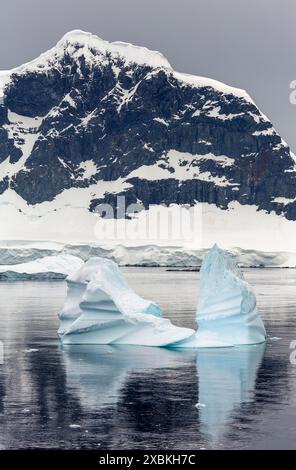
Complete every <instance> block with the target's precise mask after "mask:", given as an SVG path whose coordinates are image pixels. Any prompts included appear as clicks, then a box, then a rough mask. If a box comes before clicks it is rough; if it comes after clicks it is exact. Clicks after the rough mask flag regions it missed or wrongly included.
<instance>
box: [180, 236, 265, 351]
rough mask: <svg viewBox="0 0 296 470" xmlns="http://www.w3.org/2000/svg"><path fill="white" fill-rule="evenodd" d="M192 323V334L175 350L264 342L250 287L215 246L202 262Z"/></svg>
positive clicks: (228, 256) (236, 267) (262, 326)
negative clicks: (194, 327) (195, 322)
mask: <svg viewBox="0 0 296 470" xmlns="http://www.w3.org/2000/svg"><path fill="white" fill-rule="evenodd" d="M196 320H197V324H198V330H197V332H196V334H195V335H194V336H193V337H191V338H189V339H188V340H186V341H183V342H182V343H180V344H179V345H176V347H193V348H201V347H230V346H236V345H247V344H257V343H262V342H264V341H265V340H266V332H265V328H264V325H263V322H262V320H261V318H260V316H259V314H258V311H257V307H256V296H255V293H254V291H253V289H252V287H251V286H250V285H249V284H248V283H247V282H246V281H245V280H244V277H243V274H242V272H241V271H240V269H239V268H238V266H237V264H236V261H235V258H234V256H233V255H232V254H230V253H228V252H227V251H224V250H221V249H220V248H219V247H218V246H217V245H214V246H213V248H211V249H210V250H209V252H208V253H207V255H206V256H205V258H204V260H203V263H202V267H201V271H200V298H199V303H198V307H197V314H196Z"/></svg>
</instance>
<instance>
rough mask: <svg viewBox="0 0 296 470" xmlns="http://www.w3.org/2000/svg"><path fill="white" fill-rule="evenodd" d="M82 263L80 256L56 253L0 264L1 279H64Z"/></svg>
mask: <svg viewBox="0 0 296 470" xmlns="http://www.w3.org/2000/svg"><path fill="white" fill-rule="evenodd" d="M82 265H83V261H82V259H81V258H78V257H77V256H72V255H66V254H58V255H54V256H44V257H41V258H38V259H34V260H31V261H27V262H24V263H18V264H6V265H5V264H2V265H0V280H1V281H18V280H46V279H65V278H66V277H67V276H68V275H69V274H72V273H73V272H76V271H77V270H78V269H79V268H80V267H81V266H82Z"/></svg>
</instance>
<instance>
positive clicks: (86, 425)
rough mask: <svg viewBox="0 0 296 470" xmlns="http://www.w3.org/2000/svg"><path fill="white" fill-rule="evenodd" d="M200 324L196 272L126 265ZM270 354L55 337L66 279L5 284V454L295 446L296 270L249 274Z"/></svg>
mask: <svg viewBox="0 0 296 470" xmlns="http://www.w3.org/2000/svg"><path fill="white" fill-rule="evenodd" d="M124 272H125V274H126V275H127V278H128V280H129V283H130V285H131V286H132V287H133V288H134V289H135V290H136V291H137V292H138V293H139V294H140V295H143V296H144V297H146V298H150V299H152V300H154V301H156V302H158V303H159V304H160V305H161V307H162V308H163V310H164V312H165V314H166V315H167V316H168V317H169V318H170V319H171V320H172V321H173V322H174V323H176V324H177V325H182V326H187V327H194V317H195V308H196V303H197V297H198V283H199V273H196V272H166V271H165V270H164V269H158V268H154V269H152V268H145V269H142V268H125V269H124ZM245 275H246V278H247V280H248V281H249V282H251V283H252V285H253V286H254V287H255V290H256V293H257V299H258V305H259V310H260V312H261V315H262V317H263V319H264V322H265V325H266V328H267V330H268V333H269V335H270V336H272V337H280V338H281V339H280V340H277V341H275V340H273V341H269V342H268V343H267V345H258V346H249V347H240V348H230V349H223V350H221V349H216V350H215V349H213V350H209V349H208V350H200V351H173V350H167V349H162V348H147V347H146V348H144V347H136V346H130V347H128V346H117V347H115V346H69V347H67V348H66V347H64V348H63V347H62V346H61V345H60V343H59V341H58V339H57V336H56V331H57V328H58V320H57V313H58V311H59V310H60V308H61V306H62V304H63V300H64V297H65V293H66V285H65V283H64V282H31V281H27V282H14V283H12V282H11V283H8V282H0V340H2V341H3V342H4V349H5V360H4V364H3V365H0V448H3V449H9V448H64V449H69V448H92V449H96V448H97V449H100V448H104V449H106V448H109V449H123V448H139V449H145V448H147V449H148V448H155V449H159V448H168V449H201V448H206V449H211V448H214V449H252V448H269V449H272V448H294V449H295V448H296V366H293V365H292V364H291V363H290V361H289V356H290V353H291V350H290V349H289V345H290V342H291V341H292V340H295V339H296V321H295V318H296V316H295V313H296V302H295V297H296V271H295V270H288V269H270V270H268V269H250V270H246V271H245Z"/></svg>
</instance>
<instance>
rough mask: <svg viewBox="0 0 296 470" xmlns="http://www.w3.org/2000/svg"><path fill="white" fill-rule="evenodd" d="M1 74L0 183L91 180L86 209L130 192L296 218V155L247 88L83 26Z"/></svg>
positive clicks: (36, 192)
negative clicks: (182, 69)
mask: <svg viewBox="0 0 296 470" xmlns="http://www.w3.org/2000/svg"><path fill="white" fill-rule="evenodd" d="M1 77H2V75H0V81H1ZM2 81H3V84H4V85H3V87H4V95H3V99H2V101H3V103H2V104H1V101H0V126H1V127H0V164H1V162H3V163H4V166H3V165H2V167H0V193H3V192H4V191H5V190H6V189H7V188H8V187H9V186H10V187H11V188H12V189H14V190H15V191H16V192H17V193H18V194H19V195H20V196H22V197H23V198H24V199H25V200H26V201H27V202H28V203H29V204H36V203H41V202H44V201H51V200H53V199H54V198H55V197H56V196H57V195H58V194H59V193H61V192H63V191H64V190H65V189H68V188H72V187H80V188H86V187H91V188H93V191H91V197H90V199H89V208H90V210H94V208H95V206H96V205H97V204H98V203H99V202H111V203H112V204H113V205H114V206H116V196H117V195H118V194H124V195H126V196H127V202H136V201H141V202H142V203H143V205H144V206H145V207H149V205H151V204H165V205H169V204H171V203H178V204H185V203H186V204H191V205H192V204H194V203H195V202H196V201H200V202H209V203H213V204H216V205H217V206H219V207H221V208H227V206H228V203H229V202H230V201H239V202H240V203H241V204H252V205H256V206H257V207H258V208H260V209H265V210H267V211H272V210H274V211H275V212H276V213H278V214H283V215H285V217H287V218H288V219H293V220H295V219H296V202H295V196H296V167H295V157H294V156H293V154H291V153H290V150H289V147H288V146H287V145H286V144H285V143H284V142H283V141H282V139H281V137H280V136H279V135H278V134H277V133H276V131H275V130H274V128H273V127H272V124H271V123H270V122H269V120H268V119H267V118H266V117H265V116H264V115H263V114H262V113H261V112H260V111H259V110H258V108H257V107H256V106H255V104H254V103H253V102H252V100H251V99H250V97H249V96H248V95H247V93H245V92H244V91H243V90H238V89H235V88H231V87H228V86H226V85H223V84H221V83H219V82H215V81H213V80H208V79H203V78H200V77H193V76H188V75H185V74H184V75H183V74H180V73H177V72H174V70H173V69H172V68H171V67H170V65H169V64H168V62H167V60H166V59H165V58H164V57H162V56H161V54H159V53H157V52H152V51H148V50H146V49H144V48H138V47H136V46H131V45H125V44H122V43H111V44H109V43H106V42H105V41H102V40H100V39H99V38H97V37H95V36H92V35H89V34H88V33H82V32H77V31H76V32H72V33H68V34H67V35H66V36H65V37H64V38H63V39H62V40H61V41H60V42H59V43H58V44H57V46H56V47H54V48H53V49H52V50H50V51H48V52H47V53H45V54H43V55H42V56H40V57H39V58H38V59H36V60H35V61H33V62H31V63H29V64H26V65H24V66H22V67H19V68H17V69H15V70H14V71H11V72H10V73H9V75H8V76H7V77H6V78H5V80H4V79H3V78H2ZM0 91H1V87H0ZM103 181H110V182H111V183H110V185H109V187H108V188H107V189H106V190H105V189H104V188H103V186H102V182H103ZM112 182H114V183H115V182H116V185H115V186H114V188H113V187H112V184H113V183H112ZM102 188H103V189H102Z"/></svg>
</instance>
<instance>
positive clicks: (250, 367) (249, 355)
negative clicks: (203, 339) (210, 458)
mask: <svg viewBox="0 0 296 470" xmlns="http://www.w3.org/2000/svg"><path fill="white" fill-rule="evenodd" d="M264 351H265V344H259V345H255V346H245V347H239V348H227V349H219V350H218V349H213V350H200V351H198V354H197V372H198V388H199V402H198V403H199V405H198V408H199V419H200V431H201V432H202V433H204V434H207V435H208V436H209V437H210V438H211V440H212V441H215V440H218V439H219V438H221V437H223V435H224V434H225V433H226V431H227V428H228V424H229V422H230V421H231V420H232V418H233V415H234V412H235V411H236V410H238V409H239V407H240V406H241V405H242V404H245V403H251V402H253V401H254V395H255V385H256V379H257V372H258V369H259V367H260V364H261V362H262V358H263V355H264Z"/></svg>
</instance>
